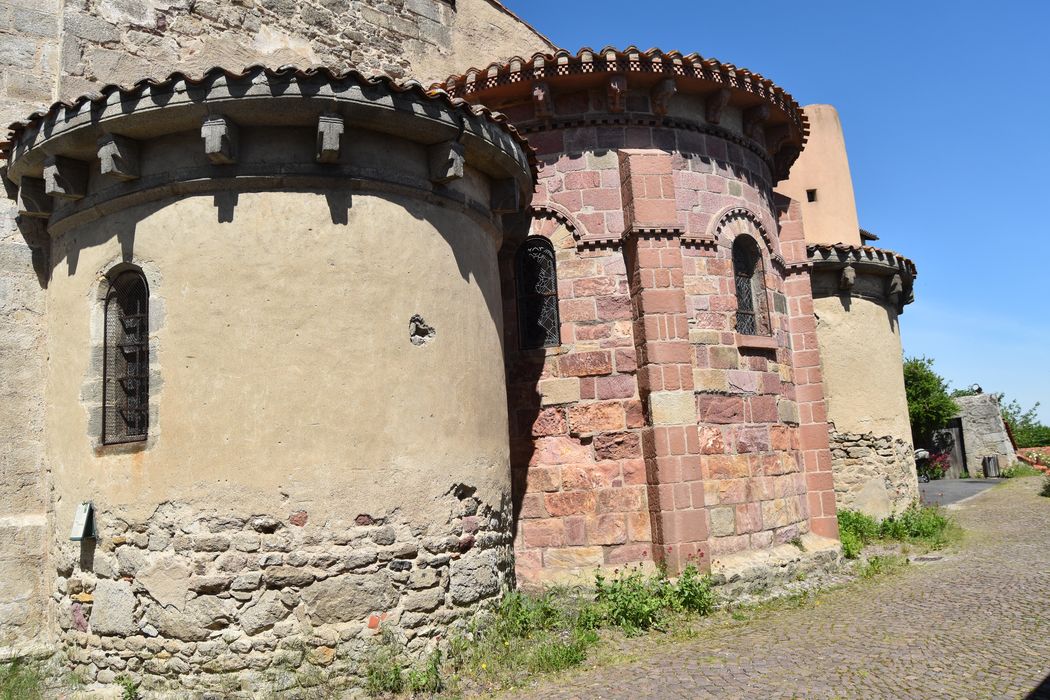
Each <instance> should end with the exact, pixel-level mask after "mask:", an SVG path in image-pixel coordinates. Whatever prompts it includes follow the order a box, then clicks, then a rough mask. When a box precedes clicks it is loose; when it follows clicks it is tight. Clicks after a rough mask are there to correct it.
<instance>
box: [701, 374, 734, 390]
mask: <svg viewBox="0 0 1050 700" xmlns="http://www.w3.org/2000/svg"><path fill="white" fill-rule="evenodd" d="M693 388H695V389H696V390H697V391H728V390H729V382H728V381H727V380H726V373H725V370H720V369H694V370H693Z"/></svg>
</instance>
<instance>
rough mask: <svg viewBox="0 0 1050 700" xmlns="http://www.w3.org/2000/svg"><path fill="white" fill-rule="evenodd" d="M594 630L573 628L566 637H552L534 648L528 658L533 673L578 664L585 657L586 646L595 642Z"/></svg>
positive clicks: (557, 669)
mask: <svg viewBox="0 0 1050 700" xmlns="http://www.w3.org/2000/svg"><path fill="white" fill-rule="evenodd" d="M597 641H598V635H597V633H595V632H594V630H580V629H577V630H573V631H572V632H571V633H570V634H569V638H568V639H564V640H563V639H554V640H551V641H548V642H547V643H546V644H543V645H541V646H539V647H537V648H536V650H535V651H533V653H532V656H531V657H530V658H529V662H528V665H529V669H530V670H531V671H533V672H535V673H553V672H555V671H564V670H565V669H567V668H572V667H573V666H579V665H580V664H581V663H583V661H584V659H586V658H587V648H588V647H590V646H592V645H593V644H595V643H597Z"/></svg>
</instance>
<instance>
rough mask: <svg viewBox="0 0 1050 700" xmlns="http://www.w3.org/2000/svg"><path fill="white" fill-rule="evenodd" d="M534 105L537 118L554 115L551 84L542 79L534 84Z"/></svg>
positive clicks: (547, 117)
mask: <svg viewBox="0 0 1050 700" xmlns="http://www.w3.org/2000/svg"><path fill="white" fill-rule="evenodd" d="M532 106H533V109H535V111H536V118H537V119H550V118H551V117H552V116H553V115H554V102H553V100H552V99H551V88H550V85H548V84H547V83H545V82H542V81H537V82H535V83H533V84H532Z"/></svg>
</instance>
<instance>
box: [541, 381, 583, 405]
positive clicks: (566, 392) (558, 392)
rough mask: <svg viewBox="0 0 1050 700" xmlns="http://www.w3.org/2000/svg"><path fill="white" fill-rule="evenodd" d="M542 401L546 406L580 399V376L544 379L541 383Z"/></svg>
mask: <svg viewBox="0 0 1050 700" xmlns="http://www.w3.org/2000/svg"><path fill="white" fill-rule="evenodd" d="M539 391H540V402H541V403H542V404H543V405H544V406H554V405H557V404H563V403H572V402H574V401H579V400H580V380H579V378H578V377H567V378H564V379H543V380H541V381H540V383H539Z"/></svg>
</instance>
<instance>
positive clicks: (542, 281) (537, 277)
mask: <svg viewBox="0 0 1050 700" xmlns="http://www.w3.org/2000/svg"><path fill="white" fill-rule="evenodd" d="M517 278H518V329H519V335H518V339H519V343H520V345H521V348H522V350H532V349H536V348H551V347H556V346H558V345H561V322H560V320H559V318H558V273H557V271H556V268H555V264H554V246H552V245H551V243H550V241H548V240H547V239H546V238H542V237H540V236H533V237H530V238H528V239H527V240H526V241H525V243H523V244H522V246H521V248H520V249H519V250H518V260H517Z"/></svg>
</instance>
